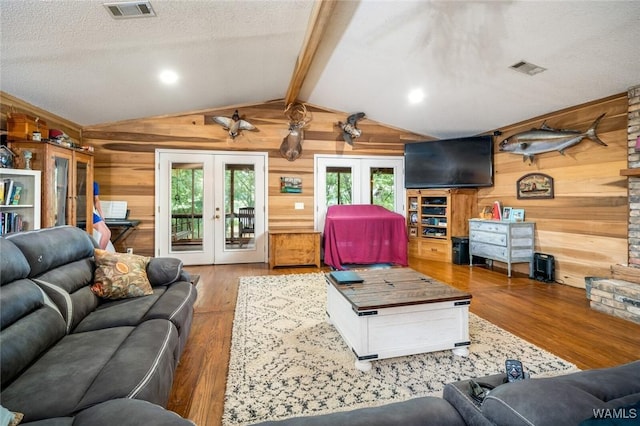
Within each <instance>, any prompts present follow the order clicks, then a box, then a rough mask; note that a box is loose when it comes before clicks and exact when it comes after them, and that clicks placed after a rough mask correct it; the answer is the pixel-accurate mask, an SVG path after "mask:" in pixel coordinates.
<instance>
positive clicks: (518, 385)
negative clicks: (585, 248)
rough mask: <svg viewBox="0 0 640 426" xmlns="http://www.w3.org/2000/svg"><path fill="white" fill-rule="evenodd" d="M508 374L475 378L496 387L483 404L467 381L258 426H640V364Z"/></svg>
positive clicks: (638, 362) (479, 381)
mask: <svg viewBox="0 0 640 426" xmlns="http://www.w3.org/2000/svg"><path fill="white" fill-rule="evenodd" d="M505 378H506V375H505V374H496V375H492V376H486V377H481V378H478V379H476V381H477V382H478V383H484V384H488V385H490V387H493V390H490V391H489V392H488V395H487V396H486V397H485V398H484V400H483V401H482V403H478V402H477V401H476V400H474V399H473V398H472V397H471V396H470V392H469V380H462V381H459V382H456V383H449V384H447V385H446V386H445V388H444V392H443V398H436V397H422V398H415V399H410V400H408V401H403V402H396V403H392V404H387V405H382V406H379V407H372V408H362V409H357V410H351V411H343V412H339V413H332V414H325V415H320V416H307V417H296V418H290V419H285V420H280V421H268V422H263V423H260V424H259V425H260V426H335V425H350V426H395V425H403V426H427V425H441V426H464V425H470V426H495V425H498V426H519V425H522V426H532V425H538V426H546V425H549V426H557V425H566V426H569V425H583V426H598V425H603V426H604V425H607V426H609V425H628V426H631V425H637V424H640V361H635V362H632V363H629V364H624V365H620V366H617V367H612V368H605V369H597V370H588V371H580V372H577V373H571V374H566V375H562V376H557V377H549V378H538V379H536V378H533V379H526V380H523V381H520V382H514V383H504V379H505Z"/></svg>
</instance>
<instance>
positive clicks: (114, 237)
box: [78, 219, 140, 244]
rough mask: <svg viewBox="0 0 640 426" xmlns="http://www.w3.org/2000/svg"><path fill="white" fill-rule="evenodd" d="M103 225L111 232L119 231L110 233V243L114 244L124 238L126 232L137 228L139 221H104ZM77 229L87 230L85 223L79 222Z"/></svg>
mask: <svg viewBox="0 0 640 426" xmlns="http://www.w3.org/2000/svg"><path fill="white" fill-rule="evenodd" d="M104 223H106V224H107V226H108V227H109V229H111V230H114V229H117V230H119V232H118V233H117V234H116V233H115V232H112V233H111V243H113V244H115V243H116V241H118V240H119V239H120V238H122V237H124V236H125V235H126V234H127V232H129V231H133V228H135V227H136V226H138V224H139V223H140V221H139V220H137V219H105V221H104ZM78 228H81V229H87V222H85V221H79V222H78Z"/></svg>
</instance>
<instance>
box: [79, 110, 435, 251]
mask: <svg viewBox="0 0 640 426" xmlns="http://www.w3.org/2000/svg"><path fill="white" fill-rule="evenodd" d="M234 109H235V107H230V108H225V109H218V110H206V111H197V112H189V113H185V114H179V115H172V116H163V117H153V118H144V119H139V120H130V121H125V122H117V123H109V124H103V125H99V126H87V127H85V128H84V129H83V143H84V144H87V145H93V146H94V147H95V176H96V179H97V180H98V182H100V187H101V191H102V193H103V194H105V195H104V196H103V197H102V198H103V199H107V200H124V201H127V202H128V206H129V208H130V210H131V214H130V217H132V218H136V219H140V220H141V221H142V222H141V224H140V225H139V227H138V230H136V231H135V232H134V233H132V234H131V236H130V237H128V239H127V241H126V246H127V247H134V249H135V251H136V252H137V253H141V254H147V255H152V252H153V246H154V226H155V221H154V209H153V206H154V204H155V200H154V191H155V188H154V184H155V169H154V161H155V157H154V152H155V150H156V149H160V148H162V149H198V150H212V151H262V152H268V154H269V170H268V179H269V184H268V185H269V194H268V197H269V212H268V213H269V228H270V229H280V230H281V229H313V227H314V223H313V218H314V210H313V209H314V194H315V188H314V170H313V168H314V161H313V157H314V154H316V153H323V154H346V155H391V156H401V155H403V151H404V143H405V142H406V141H415V140H425V139H426V138H425V137H424V136H421V135H416V134H412V133H409V132H406V131H403V130H399V129H393V128H390V127H388V126H383V125H380V124H377V123H375V122H373V121H370V120H366V119H365V120H362V121H360V122H359V123H358V127H359V128H360V129H361V130H362V131H363V135H362V136H361V137H360V138H358V139H357V140H356V143H355V145H354V147H351V146H349V145H347V144H346V143H345V142H344V141H343V139H342V137H341V133H340V132H339V129H338V127H336V123H337V122H338V121H344V120H345V119H346V116H347V115H348V114H345V113H338V112H333V111H328V110H326V109H322V108H319V107H314V106H308V109H309V110H310V111H311V113H312V118H313V119H312V121H311V122H310V123H309V125H308V126H307V127H306V131H305V141H304V144H303V152H302V156H301V157H300V158H299V159H297V160H295V161H294V162H289V161H287V160H286V159H284V158H282V156H281V155H280V152H279V148H280V144H281V143H282V139H283V137H284V136H285V135H286V134H287V129H288V121H287V118H286V117H285V116H284V114H283V111H284V103H283V101H273V102H267V103H264V104H260V105H247V106H239V107H238V109H239V113H240V115H241V117H243V118H245V119H246V120H248V121H250V122H251V123H252V124H254V125H255V126H256V127H257V128H258V131H244V132H242V134H241V135H240V136H238V137H237V138H235V139H234V140H232V139H231V138H229V136H228V134H227V132H226V131H225V130H224V129H223V128H222V127H221V126H219V125H218V124H215V123H213V121H212V120H211V117H212V116H215V115H222V116H226V117H230V116H231V115H232V114H233V112H234ZM281 176H290V177H299V178H302V185H303V192H302V194H282V193H280V177H281ZM295 201H299V202H303V203H304V205H305V208H304V210H295V209H294V202H295ZM123 245H124V244H123Z"/></svg>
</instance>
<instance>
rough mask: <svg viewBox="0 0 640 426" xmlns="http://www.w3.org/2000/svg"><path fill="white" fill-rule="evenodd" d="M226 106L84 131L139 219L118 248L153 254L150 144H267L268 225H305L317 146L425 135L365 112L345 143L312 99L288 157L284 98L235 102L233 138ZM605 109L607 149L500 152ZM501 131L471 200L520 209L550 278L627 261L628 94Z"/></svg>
mask: <svg viewBox="0 0 640 426" xmlns="http://www.w3.org/2000/svg"><path fill="white" fill-rule="evenodd" d="M1 95H2V97H1V101H2V109H1V111H2V119H3V120H6V113H7V112H8V111H9V110H11V109H13V110H14V111H16V112H27V113H31V114H37V115H39V116H40V117H42V118H43V119H45V120H47V122H48V123H50V124H49V127H54V128H56V127H58V128H61V129H62V130H64V131H65V132H67V133H68V134H70V135H72V137H73V136H74V135H77V134H79V132H80V126H77V125H74V124H73V123H70V122H68V121H67V120H64V119H62V118H59V117H56V116H55V115H54V114H51V113H47V112H46V111H43V110H41V109H39V108H37V107H34V106H32V105H29V104H27V103H25V102H22V101H20V100H18V99H16V98H13V97H11V96H10V95H7V94H4V93H2V94H1ZM234 109H235V107H230V108H225V109H218V110H206V111H197V112H189V113H184V114H178V115H172V116H163V117H153V118H144V119H136V120H129V121H123V122H117V123H107V124H102V125H98V126H87V127H85V128H84V129H82V139H83V143H84V144H87V145H93V146H94V147H95V149H96V152H95V162H96V164H95V175H96V179H97V180H98V181H99V182H100V184H101V189H102V192H103V193H104V194H105V195H104V196H103V198H104V199H112V200H126V201H127V202H128V203H129V208H130V209H131V217H135V218H138V219H141V220H142V223H141V224H140V226H139V229H138V230H137V231H135V232H134V233H133V234H131V236H130V237H128V239H127V240H126V242H125V243H124V244H122V246H124V245H125V244H126V246H129V247H134V248H135V250H136V252H137V253H140V254H146V255H152V254H153V246H154V226H155V221H154V212H153V206H154V204H155V200H154V191H155V188H154V183H155V170H154V151H155V149H157V148H174V149H205V150H230V151H266V152H268V153H269V194H268V195H269V227H270V228H272V229H288V228H303V229H312V228H313V200H314V191H315V188H314V179H313V172H314V171H313V155H314V154H315V153H331V154H345V155H356V154H362V155H402V151H403V144H404V143H405V142H413V141H416V140H425V139H429V138H428V137H424V136H422V135H416V134H412V133H409V132H406V131H403V130H399V129H394V128H391V127H388V126H384V125H380V124H378V123H375V122H372V121H369V120H363V121H361V122H360V124H359V127H360V128H361V129H362V130H363V136H362V137H361V138H360V139H357V141H356V145H355V146H354V147H353V148H352V147H350V146H349V145H347V144H345V143H344V142H343V141H342V139H341V137H340V133H339V131H338V129H337V128H336V127H335V124H336V123H337V122H338V121H340V120H344V119H345V118H346V115H347V114H345V113H341V112H336V111H329V110H326V109H323V108H319V107H310V110H311V111H312V114H313V121H312V122H311V123H310V124H309V126H308V128H307V131H306V137H305V142H304V145H303V155H302V157H301V158H299V159H298V160H296V161H295V162H288V161H287V160H285V159H283V158H282V157H281V156H280V153H279V152H278V149H279V146H280V143H281V141H282V138H283V137H284V135H285V134H286V129H287V120H286V118H285V117H284V115H283V110H284V104H283V102H282V101H274V102H267V103H264V104H260V105H247V106H239V107H238V109H239V110H240V115H242V116H243V117H246V118H247V119H248V120H249V121H251V122H252V123H253V124H255V125H256V126H257V127H258V128H259V131H258V132H244V134H243V135H242V136H240V137H238V138H236V139H235V140H233V141H232V140H231V139H230V138H229V137H228V136H227V134H226V132H225V131H224V129H222V128H221V127H220V126H218V125H216V124H213V123H212V122H211V120H210V119H208V118H207V117H211V116H213V115H224V116H231V115H232V114H233V110H234ZM603 112H606V113H607V115H606V116H605V118H604V119H603V120H602V122H601V123H600V125H599V127H598V134H599V135H600V137H601V139H602V140H604V141H605V142H606V143H607V144H608V145H609V146H608V147H603V146H600V145H597V144H596V143H594V142H592V141H590V140H588V139H585V140H583V141H582V142H581V143H580V144H578V145H577V146H574V147H572V148H569V149H568V150H567V151H566V153H565V155H561V154H559V153H557V152H553V153H547V154H542V155H539V156H538V157H537V158H536V160H535V162H534V163H533V164H531V165H529V164H528V163H525V162H523V161H522V157H521V156H519V155H514V154H510V153H502V152H498V149H497V145H498V143H499V142H500V141H501V140H502V139H504V138H506V137H508V136H509V135H511V134H513V133H517V132H520V131H524V130H528V129H531V128H534V127H539V126H540V125H541V124H542V122H544V121H546V122H547V124H548V125H549V126H551V127H555V128H566V129H576V130H585V129H587V128H588V127H589V126H590V124H591V123H592V121H593V120H594V119H595V118H596V117H597V116H599V115H600V114H601V113H603ZM4 126H6V122H5V121H3V127H4ZM4 128H6V127H4ZM499 130H501V131H502V132H503V135H502V136H500V137H497V138H496V141H495V143H496V154H495V186H494V187H492V188H484V189H480V190H479V192H478V208H479V209H481V208H482V207H484V206H486V205H491V204H492V203H493V201H495V200H499V201H500V202H501V203H502V204H503V205H504V206H511V207H515V208H523V209H525V214H526V219H527V220H532V221H535V222H536V251H539V252H542V253H547V254H551V255H553V256H555V259H556V278H557V280H558V281H560V282H564V283H566V284H569V285H572V286H576V287H584V277H585V276H608V275H609V274H610V267H611V265H615V264H626V263H627V252H628V247H627V221H628V197H627V178H625V177H621V176H620V170H621V169H625V168H627V98H626V93H622V94H618V95H614V96H611V97H608V98H605V99H601V100H598V101H595V102H591V103H588V104H584V105H578V106H575V107H571V108H568V109H566V110H562V111H558V112H554V113H551V114H547V115H545V116H542V117H536V118H532V119H530V120H527V121H524V122H521V123H517V124H513V125H510V126H506V127H504V128H501V129H499ZM532 172H540V173H545V174H548V175H550V176H552V177H553V178H554V180H555V198H554V199H551V200H518V199H517V197H516V186H515V185H516V181H517V180H518V179H519V178H520V177H522V176H523V175H525V174H527V173H532ZM280 176H293V177H300V178H302V180H303V191H304V192H303V193H302V194H281V193H280V192H279V186H280V181H279V180H280ZM294 200H295V201H302V202H304V204H305V209H304V210H294V208H293V202H294ZM119 248H121V247H119ZM515 270H516V271H518V272H523V273H528V271H527V267H526V265H524V264H519V265H516V266H515Z"/></svg>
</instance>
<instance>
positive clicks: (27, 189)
mask: <svg viewBox="0 0 640 426" xmlns="http://www.w3.org/2000/svg"><path fill="white" fill-rule="evenodd" d="M40 179H41V176H40V171H38V170H20V169H0V182H2V185H1V186H2V188H0V191H2V200H1V201H2V202H1V203H0V214H1V218H2V220H1V225H0V234H6V233H10V232H20V231H32V230H34V229H40V196H41V193H40V189H41V188H40V185H41V182H40ZM10 188H13V189H10ZM18 188H19V189H18ZM5 192H6V193H7V195H5Z"/></svg>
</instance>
